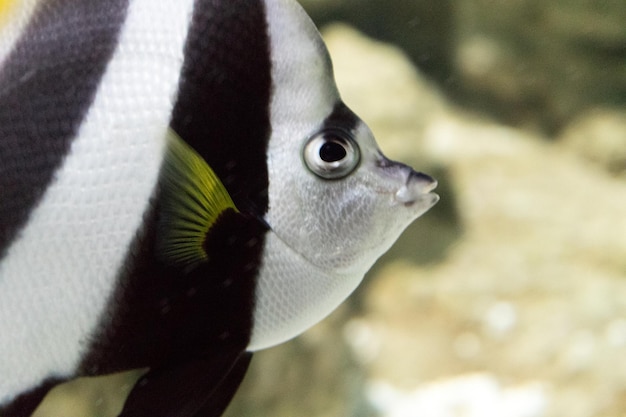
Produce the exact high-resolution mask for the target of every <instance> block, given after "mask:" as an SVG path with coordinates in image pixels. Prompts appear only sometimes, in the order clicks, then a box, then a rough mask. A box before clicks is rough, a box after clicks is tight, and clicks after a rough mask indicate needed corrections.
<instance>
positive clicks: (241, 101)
mask: <svg viewBox="0 0 626 417" xmlns="http://www.w3.org/2000/svg"><path fill="white" fill-rule="evenodd" d="M264 9H265V7H264V4H263V2H262V1H260V0H228V1H224V0H197V1H196V5H195V9H194V15H193V20H192V24H191V28H190V31H189V34H188V38H187V44H186V46H185V62H184V67H183V72H182V75H181V77H182V78H181V84H180V88H179V93H178V100H177V102H176V105H175V108H174V113H173V118H172V121H171V126H172V128H173V129H174V130H175V131H176V132H177V133H178V134H179V135H180V136H181V137H182V138H183V139H184V140H185V141H186V142H187V143H189V144H190V145H191V146H192V147H193V148H195V149H196V151H198V153H199V154H200V155H201V156H202V157H203V158H204V159H205V160H206V161H207V163H208V164H209V165H210V166H211V168H213V170H214V171H215V172H216V174H217V175H218V177H220V179H221V180H222V182H223V183H224V185H225V186H226V189H227V190H228V191H229V193H230V194H231V196H232V198H233V201H234V202H235V204H236V205H237V207H238V208H239V209H240V210H243V211H248V212H251V213H253V214H255V215H262V214H264V213H265V212H266V211H267V206H268V197H267V186H268V175H267V164H266V152H267V144H268V140H269V134H270V94H271V61H270V46H269V38H268V34H267V33H268V32H267V23H266V19H265V10H264Z"/></svg>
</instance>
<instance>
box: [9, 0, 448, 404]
mask: <svg viewBox="0 0 626 417" xmlns="http://www.w3.org/2000/svg"><path fill="white" fill-rule="evenodd" d="M0 24H2V25H3V27H2V28H0V36H1V37H0V62H1V66H0V338H1V340H2V342H1V343H0V415H3V416H5V415H7V416H27V415H30V413H31V412H32V411H33V410H34V408H35V407H36V406H37V404H38V403H39V402H40V401H41V399H42V398H43V396H44V395H45V394H46V393H47V392H48V390H49V389H50V388H52V387H53V386H54V385H56V384H58V383H59V382H62V381H65V380H68V379H72V378H74V377H77V376H92V375H104V374H110V373H114V372H119V371H125V370H132V369H145V370H146V373H145V374H144V376H143V377H142V378H141V380H140V381H139V382H138V383H137V384H136V386H135V387H134V389H133V390H132V391H131V394H130V395H129V397H128V398H127V400H126V403H125V406H124V409H123V411H122V413H121V416H144V415H145V416H161V415H162V416H219V415H221V413H222V411H223V409H224V408H225V407H226V405H227V404H228V402H229V401H230V398H231V397H232V395H233V394H234V392H235V390H236V389H237V386H238V385H239V383H240V381H241V379H242V378H243V375H244V374H245V371H246V368H247V366H248V363H249V361H250V358H251V356H252V353H253V352H254V351H257V350H259V349H264V348H267V347H271V346H273V345H276V344H279V343H282V342H284V341H286V340H289V339H291V338H293V337H295V336H297V335H298V334H300V333H301V332H303V331H304V330H306V329H307V328H308V327H310V326H312V325H313V324H315V323H316V322H318V321H319V320H321V319H323V318H324V317H325V316H326V315H328V314H329V313H330V312H331V311H332V310H333V309H334V308H335V307H337V306H338V305H339V304H340V303H341V302H342V301H343V300H344V299H345V298H346V297H347V296H348V295H349V294H350V293H351V292H352V290H354V288H355V287H356V286H357V285H358V284H359V282H360V281H361V279H362V277H363V275H364V274H365V272H366V271H367V270H368V269H369V268H370V267H371V265H372V264H373V263H374V262H375V260H376V259H377V258H378V257H379V256H380V255H381V254H382V253H384V252H385V251H386V250H387V249H388V248H389V247H390V246H391V245H392V244H393V242H394V241H395V240H396V238H397V237H398V236H399V234H400V233H401V232H402V231H403V230H404V228H405V227H406V226H407V225H408V224H409V223H410V222H412V221H413V220H414V219H415V218H417V217H419V216H420V215H421V214H423V213H424V212H425V211H426V210H428V209H429V208H430V207H431V206H432V205H434V204H435V203H436V201H437V199H438V197H437V196H436V195H435V194H433V193H432V192H431V191H432V190H433V188H434V187H435V186H436V182H435V181H434V180H433V179H432V178H430V177H428V176H427V175H425V174H421V173H418V172H416V171H414V170H412V169H411V168H409V167H408V166H406V165H403V164H401V163H397V162H393V161H390V160H388V159H387V158H385V157H384V156H383V154H382V153H381V152H380V150H379V149H378V146H377V145H376V142H375V140H374V137H373V135H372V134H371V132H370V130H369V129H368V128H367V126H366V125H365V124H364V123H363V122H362V121H361V120H360V119H359V118H358V117H357V116H356V115H355V114H354V113H353V112H352V111H350V110H349V108H348V107H346V105H345V104H344V103H343V102H342V101H341V98H340V96H339V93H338V92H337V88H336V86H335V83H334V80H333V75H332V66H331V62H330V58H329V56H328V52H327V51H326V49H325V46H324V44H323V42H322V40H321V38H320V36H319V33H318V32H317V29H316V28H315V26H314V25H313V24H312V22H311V21H310V20H309V18H308V17H307V16H306V14H305V13H304V11H303V10H302V9H301V8H300V6H299V5H298V4H297V3H295V2H294V1H292V0H228V1H226V0H195V1H194V0H158V1H156V0H107V1H100V2H98V1H91V0H72V1H70V0H46V1H43V0H42V1H34V0H29V1H23V2H11V1H7V2H4V3H0ZM182 382H184V383H182Z"/></svg>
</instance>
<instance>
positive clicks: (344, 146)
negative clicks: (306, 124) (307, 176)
mask: <svg viewBox="0 0 626 417" xmlns="http://www.w3.org/2000/svg"><path fill="white" fill-rule="evenodd" d="M360 159H361V153H360V151H359V147H358V145H357V144H356V142H355V141H354V139H353V138H352V136H350V135H349V134H348V133H347V132H344V131H341V130H336V129H333V130H325V131H322V132H320V133H317V134H316V135H314V136H312V137H311V139H309V141H308V142H307V144H306V145H305V146H304V162H305V163H306V166H307V167H308V168H309V169H310V170H311V172H313V173H314V174H315V175H317V176H319V177H321V178H324V179H333V180H334V179H339V178H343V177H345V176H347V175H348V174H350V173H351V172H352V171H354V169H355V168H356V167H357V166H358V165H359V161H360Z"/></svg>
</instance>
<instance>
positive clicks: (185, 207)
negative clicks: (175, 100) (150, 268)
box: [157, 129, 238, 268]
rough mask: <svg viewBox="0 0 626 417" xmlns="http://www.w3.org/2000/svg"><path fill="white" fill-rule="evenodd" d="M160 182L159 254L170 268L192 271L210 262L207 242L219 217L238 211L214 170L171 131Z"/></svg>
mask: <svg viewBox="0 0 626 417" xmlns="http://www.w3.org/2000/svg"><path fill="white" fill-rule="evenodd" d="M161 178H162V180H161V186H162V189H161V193H162V194H161V197H162V198H161V203H162V217H161V221H160V230H159V239H158V240H157V254H158V256H159V257H160V258H161V260H163V261H164V262H165V263H167V264H172V265H175V266H181V267H184V268H191V267H193V266H195V265H196V264H198V263H200V262H204V261H206V260H208V258H209V256H208V254H207V253H206V251H205V249H204V241H205V239H206V235H207V234H208V233H209V231H210V229H211V227H212V226H213V225H214V224H215V222H216V221H217V219H218V218H219V216H220V215H221V214H222V213H223V212H224V211H225V210H229V209H232V210H234V211H238V210H237V208H236V207H235V204H234V203H233V200H232V199H231V197H230V195H229V194H228V191H227V190H226V188H225V187H224V185H223V184H222V182H221V181H220V179H219V178H218V177H217V175H216V174H215V172H214V171H213V170H212V169H211V167H210V166H209V165H208V164H207V163H206V162H205V161H204V159H203V158H202V157H201V156H200V155H199V154H198V153H197V152H196V151H195V150H194V149H193V148H191V146H189V145H188V144H187V143H185V142H184V141H183V139H181V138H180V137H179V136H178V135H177V134H176V132H174V131H173V130H172V129H169V132H168V144H167V151H166V155H165V159H164V163H163V168H162V173H161Z"/></svg>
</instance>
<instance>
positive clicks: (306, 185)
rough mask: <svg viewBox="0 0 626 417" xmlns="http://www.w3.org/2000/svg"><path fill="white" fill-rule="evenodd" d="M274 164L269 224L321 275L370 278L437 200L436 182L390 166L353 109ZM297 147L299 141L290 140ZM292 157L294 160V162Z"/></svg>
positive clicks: (397, 164) (330, 120) (393, 163)
mask: <svg viewBox="0 0 626 417" xmlns="http://www.w3.org/2000/svg"><path fill="white" fill-rule="evenodd" d="M296 137H297V140H293V142H295V143H290V146H289V148H288V150H287V149H286V150H285V151H284V152H281V155H280V157H275V158H272V162H271V164H270V166H271V167H272V169H271V171H270V184H273V182H274V178H273V177H272V174H271V173H272V172H273V173H274V174H276V175H277V178H276V182H277V183H278V184H277V185H275V186H272V185H270V190H271V192H270V209H269V212H268V219H267V220H268V223H269V224H270V226H271V228H272V230H273V232H274V233H275V234H276V235H277V236H278V237H279V238H280V239H281V240H282V241H283V242H285V244H286V245H287V246H289V247H290V248H292V249H293V250H294V251H297V252H298V253H300V254H301V255H302V257H303V258H306V259H307V260H308V261H309V262H311V263H312V264H313V265H315V266H316V267H317V268H320V269H323V270H327V271H329V272H331V271H332V273H335V274H338V275H361V276H362V275H363V274H364V273H365V272H367V270H368V269H369V268H370V267H371V266H372V264H373V263H374V262H375V261H376V259H378V257H380V256H381V255H382V254H383V253H385V252H386V251H387V250H388V249H389V248H390V247H391V245H392V244H393V243H394V242H395V241H396V239H397V238H398V237H399V235H400V234H401V233H402V232H403V230H404V229H405V228H406V227H407V226H408V225H409V224H410V223H411V222H412V221H413V220H415V219H417V218H418V217H419V216H421V215H422V214H424V213H425V212H426V211H427V210H428V209H430V208H431V207H432V206H433V205H434V204H435V203H436V202H437V201H438V200H439V197H438V195H437V194H435V193H433V192H432V191H433V190H434V188H435V187H436V186H437V181H436V180H434V179H433V178H431V177H430V176H428V175H426V174H423V173H421V172H417V171H415V170H413V169H412V168H411V167H409V166H408V165H405V164H403V163H400V162H396V161H392V160H390V159H388V158H386V157H385V156H384V155H383V153H382V152H381V151H380V149H379V147H378V146H377V143H376V141H375V139H374V136H373V134H372V132H371V131H370V129H369V128H368V127H367V125H366V124H365V123H363V122H362V121H361V120H360V119H358V118H357V117H356V115H354V114H353V113H352V112H351V111H350V110H349V109H348V108H347V107H345V106H343V105H339V110H337V109H336V110H335V112H334V113H333V114H332V115H331V116H330V117H329V118H328V119H327V120H326V121H325V123H324V124H323V125H322V126H321V127H320V128H319V129H318V130H316V131H314V132H311V133H308V134H300V137H298V136H296ZM291 139H293V137H291ZM288 155H290V156H288Z"/></svg>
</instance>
